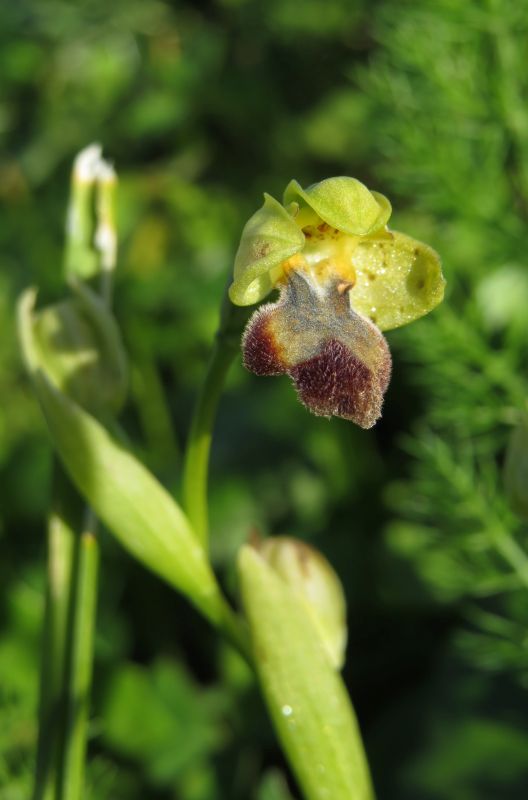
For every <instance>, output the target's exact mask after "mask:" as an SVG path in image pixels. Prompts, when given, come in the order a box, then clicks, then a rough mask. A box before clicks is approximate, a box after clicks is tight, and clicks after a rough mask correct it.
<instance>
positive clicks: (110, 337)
mask: <svg viewBox="0 0 528 800" xmlns="http://www.w3.org/2000/svg"><path fill="white" fill-rule="evenodd" d="M71 286H72V289H73V296H72V297H70V298H69V299H68V300H64V301H62V302H60V303H56V304H54V305H52V306H48V307H47V308H44V309H42V310H41V311H37V312H35V313H34V315H33V326H34V336H35V340H36V343H37V345H38V350H39V352H38V357H39V361H40V366H41V367H42V369H43V370H44V371H45V372H46V373H47V375H48V376H49V377H50V378H51V380H52V381H53V382H54V383H55V385H56V386H57V387H58V388H59V389H60V390H61V391H63V392H64V393H65V394H67V395H68V396H69V397H71V398H72V399H73V400H75V401H76V402H77V403H79V405H81V406H82V407H83V408H85V409H86V410H87V411H90V412H91V413H92V414H94V415H95V416H105V415H106V414H108V413H110V414H115V413H117V412H118V411H119V410H120V408H121V406H122V404H123V402H124V399H125V395H126V388H127V365H126V356H125V352H124V349H123V345H122V342H121V336H120V334H119V329H118V327H117V325H116V323H115V320H114V318H113V316H112V315H111V313H110V312H109V311H108V310H107V308H106V307H105V305H104V303H103V302H102V300H101V299H100V298H99V297H98V295H96V294H95V293H94V292H93V291H91V290H90V289H89V288H88V287H87V286H85V285H83V284H79V283H74V282H72V284H71Z"/></svg>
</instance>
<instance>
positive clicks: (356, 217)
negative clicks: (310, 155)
mask: <svg viewBox="0 0 528 800" xmlns="http://www.w3.org/2000/svg"><path fill="white" fill-rule="evenodd" d="M283 202H284V205H288V204H290V203H298V204H299V207H300V211H299V213H300V214H302V213H303V209H304V208H305V207H308V208H310V209H312V211H314V212H315V213H316V214H317V216H318V217H320V219H321V220H323V222H326V223H327V224H328V225H330V226H331V227H332V228H336V229H337V230H339V231H342V232H343V233H348V234H349V235H351V236H366V235H367V234H369V233H372V232H374V231H377V230H380V229H381V228H383V227H384V226H385V225H386V224H387V222H388V220H389V218H390V215H391V213H392V207H391V204H390V202H389V201H388V200H387V198H386V197H384V196H383V195H382V194H379V193H378V192H371V191H370V190H369V189H367V187H366V186H364V185H363V184H362V183H361V182H360V181H358V180H356V179H355V178H348V177H346V176H340V177H337V178H327V179H326V180H324V181H321V182H320V183H314V184H313V186H310V187H309V188H308V189H303V188H302V186H300V184H299V183H298V182H297V181H295V180H293V181H290V183H289V184H288V186H287V187H286V190H285V192H284V198H283Z"/></svg>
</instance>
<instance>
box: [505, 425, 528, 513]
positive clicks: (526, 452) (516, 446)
mask: <svg viewBox="0 0 528 800" xmlns="http://www.w3.org/2000/svg"><path fill="white" fill-rule="evenodd" d="M504 484H505V487H506V493H507V495H508V498H509V500H510V504H511V506H512V508H513V510H514V511H515V512H516V513H517V514H518V515H519V516H520V517H522V518H523V519H525V520H528V414H525V415H524V416H523V418H522V420H521V422H520V423H519V424H518V425H517V427H516V428H515V429H514V430H513V432H512V435H511V438H510V442H509V444H508V449H507V451H506V461H505V464H504Z"/></svg>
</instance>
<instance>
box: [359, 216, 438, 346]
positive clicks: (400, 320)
mask: <svg viewBox="0 0 528 800" xmlns="http://www.w3.org/2000/svg"><path fill="white" fill-rule="evenodd" d="M352 264H353V267H354V270H355V273H356V283H355V285H354V288H353V289H352V290H351V291H350V295H349V296H350V304H351V306H352V308H354V309H355V310H356V311H359V312H360V313H361V314H363V315H364V316H365V317H369V319H371V320H372V321H373V322H375V324H376V325H377V326H378V328H379V329H380V330H382V331H387V330H390V329H391V328H398V327H400V325H406V324H407V323H408V322H412V321H413V320H415V319H418V318H419V317H423V316H424V314H427V313H428V312H429V311H431V309H433V308H434V307H435V306H437V305H438V304H439V303H441V302H442V299H443V297H444V287H445V280H444V276H443V275H442V265H441V263H440V258H439V256H438V253H436V252H435V251H434V250H433V249H432V248H431V247H428V246H427V245H426V244H423V243H422V242H418V241H417V240H416V239H411V237H410V236H405V234H403V233H398V232H397V231H387V232H386V233H384V234H382V235H380V236H377V237H368V238H365V239H363V240H361V241H360V242H359V243H358V245H357V247H356V248H355V249H354V251H353V253H352Z"/></svg>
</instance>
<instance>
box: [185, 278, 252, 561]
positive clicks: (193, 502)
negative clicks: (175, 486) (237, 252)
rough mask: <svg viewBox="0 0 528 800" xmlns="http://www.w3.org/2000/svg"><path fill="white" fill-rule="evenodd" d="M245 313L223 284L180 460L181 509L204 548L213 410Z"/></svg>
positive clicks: (231, 361)
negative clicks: (212, 338)
mask: <svg viewBox="0 0 528 800" xmlns="http://www.w3.org/2000/svg"><path fill="white" fill-rule="evenodd" d="M248 313H249V312H248V309H247V308H238V307H237V306H234V305H233V304H232V303H231V301H230V300H229V296H228V294H227V287H226V290H225V293H224V298H223V302H222V307H221V311H220V325H219V328H218V333H217V335H216V342H215V346H214V349H213V352H212V355H211V359H210V361H209V366H208V368H207V372H206V375H205V380H204V383H203V386H202V389H201V392H200V394H199V395H198V399H197V401H196V405H195V408H194V413H193V418H192V422H191V429H190V432H189V438H188V440H187V448H186V451H185V458H184V462H183V483H182V488H183V497H182V502H183V508H184V511H185V512H186V514H187V516H188V517H189V520H190V522H191V525H192V527H193V529H194V531H195V533H196V535H197V537H198V539H199V540H200V541H201V542H202V544H203V545H204V547H207V540H208V537H209V520H208V511H207V480H208V472H209V453H210V450H211V441H212V438H213V427H214V422H215V418H216V409H217V407H218V401H219V400H220V396H221V394H222V391H223V389H224V384H225V380H226V377H227V373H228V371H229V368H230V366H231V364H232V363H233V359H234V358H235V356H236V354H237V352H238V349H239V345H240V335H241V332H242V330H243V328H244V325H245V323H246V321H247V317H248Z"/></svg>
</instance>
